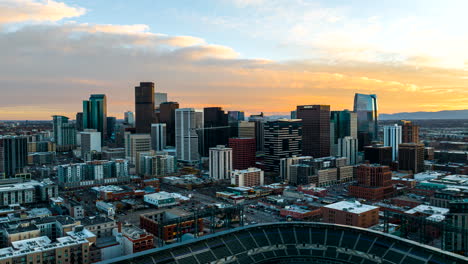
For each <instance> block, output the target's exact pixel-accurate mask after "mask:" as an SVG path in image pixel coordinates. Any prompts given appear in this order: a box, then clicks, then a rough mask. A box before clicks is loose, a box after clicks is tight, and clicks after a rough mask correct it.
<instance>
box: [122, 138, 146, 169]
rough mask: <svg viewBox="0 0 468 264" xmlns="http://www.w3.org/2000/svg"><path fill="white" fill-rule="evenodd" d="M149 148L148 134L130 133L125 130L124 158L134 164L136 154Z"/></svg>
mask: <svg viewBox="0 0 468 264" xmlns="http://www.w3.org/2000/svg"><path fill="white" fill-rule="evenodd" d="M150 150H151V136H150V134H132V133H130V132H125V158H126V159H128V160H129V161H130V163H132V164H136V163H137V162H138V161H137V154H138V153H139V152H146V151H150ZM136 165H138V164H136Z"/></svg>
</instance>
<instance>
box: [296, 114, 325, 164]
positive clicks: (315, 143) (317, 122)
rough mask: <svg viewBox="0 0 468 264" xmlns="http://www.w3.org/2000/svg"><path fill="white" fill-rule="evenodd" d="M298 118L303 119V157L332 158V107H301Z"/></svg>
mask: <svg viewBox="0 0 468 264" xmlns="http://www.w3.org/2000/svg"><path fill="white" fill-rule="evenodd" d="M297 118H298V119H302V155H306V156H312V157H315V158H320V157H327V156H330V106H329V105H299V106H297Z"/></svg>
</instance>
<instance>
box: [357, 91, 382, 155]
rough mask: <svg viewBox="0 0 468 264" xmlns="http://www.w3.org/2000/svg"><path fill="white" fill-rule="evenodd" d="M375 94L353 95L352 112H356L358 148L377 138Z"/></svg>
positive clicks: (360, 148)
mask: <svg viewBox="0 0 468 264" xmlns="http://www.w3.org/2000/svg"><path fill="white" fill-rule="evenodd" d="M377 110H378V107H377V95H375V94H360V93H357V94H355V95H354V112H355V113H357V123H358V129H357V130H358V141H359V150H362V149H364V147H365V146H369V145H370V144H371V143H372V141H374V140H377V139H378V134H377V133H378V124H377V121H378V112H377Z"/></svg>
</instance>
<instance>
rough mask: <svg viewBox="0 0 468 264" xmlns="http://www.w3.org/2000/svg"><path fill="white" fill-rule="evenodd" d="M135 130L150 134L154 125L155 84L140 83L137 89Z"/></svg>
mask: <svg viewBox="0 0 468 264" xmlns="http://www.w3.org/2000/svg"><path fill="white" fill-rule="evenodd" d="M135 115H136V119H135V121H136V122H135V128H136V132H137V133H148V134H149V133H150V132H151V124H152V123H154V121H155V120H154V119H155V118H154V117H155V114H154V83H152V82H140V86H136V87H135Z"/></svg>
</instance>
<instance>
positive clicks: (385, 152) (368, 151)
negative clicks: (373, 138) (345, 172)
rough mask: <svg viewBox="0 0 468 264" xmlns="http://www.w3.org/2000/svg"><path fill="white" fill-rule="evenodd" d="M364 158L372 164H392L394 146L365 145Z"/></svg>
mask: <svg viewBox="0 0 468 264" xmlns="http://www.w3.org/2000/svg"><path fill="white" fill-rule="evenodd" d="M364 160H366V161H368V162H369V163H371V164H381V165H386V166H391V165H392V147H387V146H384V145H372V146H365V147H364Z"/></svg>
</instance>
